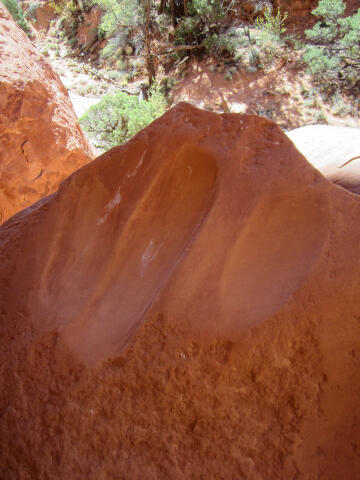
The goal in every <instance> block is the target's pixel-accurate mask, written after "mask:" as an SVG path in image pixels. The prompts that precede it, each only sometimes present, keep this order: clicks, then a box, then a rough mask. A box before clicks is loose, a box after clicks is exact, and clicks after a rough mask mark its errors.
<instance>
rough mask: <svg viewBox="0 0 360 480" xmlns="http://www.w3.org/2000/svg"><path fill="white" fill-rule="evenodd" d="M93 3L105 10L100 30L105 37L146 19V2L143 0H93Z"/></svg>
mask: <svg viewBox="0 0 360 480" xmlns="http://www.w3.org/2000/svg"><path fill="white" fill-rule="evenodd" d="M93 4H94V5H97V6H99V7H100V8H101V9H102V10H103V12H104V15H103V17H102V21H101V24H100V26H99V30H100V34H101V35H103V36H105V37H111V36H113V35H115V34H116V33H118V32H119V30H121V28H128V27H131V26H138V25H140V24H141V23H142V22H143V21H144V2H142V1H141V0H93Z"/></svg>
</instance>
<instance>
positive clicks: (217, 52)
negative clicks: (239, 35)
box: [204, 33, 237, 58]
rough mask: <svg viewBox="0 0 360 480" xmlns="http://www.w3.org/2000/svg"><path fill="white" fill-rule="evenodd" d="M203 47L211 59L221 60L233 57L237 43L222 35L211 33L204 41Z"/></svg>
mask: <svg viewBox="0 0 360 480" xmlns="http://www.w3.org/2000/svg"><path fill="white" fill-rule="evenodd" d="M204 46H205V48H206V50H207V51H208V52H209V53H210V54H211V55H212V56H213V57H217V58H222V57H224V56H230V57H233V56H234V55H235V52H236V47H237V43H236V40H235V39H234V38H232V37H230V36H227V35H226V34H224V33H223V34H219V35H218V34H216V33H213V34H212V35H210V36H209V37H207V38H206V39H205V40H204Z"/></svg>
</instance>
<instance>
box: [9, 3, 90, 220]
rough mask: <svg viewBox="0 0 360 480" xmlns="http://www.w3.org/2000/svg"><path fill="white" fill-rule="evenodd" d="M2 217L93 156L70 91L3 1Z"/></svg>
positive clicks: (55, 185) (46, 191)
mask: <svg viewBox="0 0 360 480" xmlns="http://www.w3.org/2000/svg"><path fill="white" fill-rule="evenodd" d="M0 27H1V29H0V62H1V70H0V222H3V221H5V220H6V219H7V218H9V217H10V216H11V215H13V214H14V213H16V212H18V211H19V210H22V209H23V208H26V207H28V206H29V205H31V204H33V203H34V202H36V201H37V200H39V199H40V198H42V197H44V196H46V195H48V194H50V193H52V192H54V191H55V190H56V189H57V188H58V186H59V183H60V182H61V181H62V180H63V179H64V178H66V177H67V176H68V175H70V174H71V173H72V172H73V171H75V170H77V169H78V168H79V167H81V166H82V165H84V164H85V163H87V162H88V161H89V160H90V159H91V158H92V152H91V149H90V146H89V144H88V142H87V140H86V139H85V137H84V135H83V133H82V131H81V129H80V127H79V124H78V121H77V118H76V116H75V113H74V111H73V108H72V105H71V102H70V100H69V96H68V94H67V91H66V90H65V88H64V86H63V85H62V83H61V82H60V79H59V77H58V75H57V74H56V73H55V72H54V71H53V70H52V68H51V66H50V65H49V64H48V63H47V62H46V60H45V59H44V57H43V56H42V55H41V54H40V53H39V52H38V51H37V49H36V48H35V47H34V45H33V44H32V43H31V42H30V40H29V39H28V37H27V36H26V35H25V33H24V32H23V31H22V30H20V29H19V28H18V27H17V26H16V25H15V24H14V22H13V20H12V19H11V18H10V16H9V15H8V13H7V11H6V10H5V8H4V7H3V6H2V5H0Z"/></svg>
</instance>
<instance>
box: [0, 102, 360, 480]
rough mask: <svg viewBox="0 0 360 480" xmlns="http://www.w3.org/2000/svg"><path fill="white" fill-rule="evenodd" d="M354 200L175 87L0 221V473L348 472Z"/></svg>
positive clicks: (357, 249) (352, 440)
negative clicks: (154, 115)
mask: <svg viewBox="0 0 360 480" xmlns="http://www.w3.org/2000/svg"><path fill="white" fill-rule="evenodd" d="M359 215H360V200H359V197H357V196H355V195H352V194H350V193H348V192H346V191H345V190H342V189H340V188H338V187H336V186H334V185H333V184H331V183H330V182H328V181H327V180H326V179H325V178H324V177H322V176H321V174H320V173H319V172H317V171H316V170H315V169H314V168H313V167H311V165H310V164H308V163H307V161H306V160H305V159H304V157H302V156H301V155H300V154H299V152H298V151H297V150H296V149H295V148H294V146H293V145H292V143H291V142H290V140H289V139H288V138H287V137H286V136H285V135H284V134H283V133H282V132H281V130H280V129H279V128H278V127H277V126H276V125H274V124H273V123H271V122H269V121H267V120H265V119H263V118H259V117H255V116H246V115H244V116H240V115H231V114H225V115H216V114H214V113H210V112H202V111H199V110H196V109H195V108H193V107H190V106H188V105H185V104H180V105H178V106H177V107H176V108H174V109H173V110H171V111H170V112H168V113H167V114H165V115H164V116H163V117H162V118H160V119H159V120H157V121H156V122H154V123H153V124H152V125H150V126H149V127H148V128H147V129H145V130H144V131H142V132H141V133H139V134H138V135H137V136H136V137H135V138H134V139H132V140H131V141H130V142H129V143H128V144H126V145H124V146H122V147H118V148H115V149H112V150H111V151H109V152H108V153H106V154H105V155H103V156H101V157H100V158H98V159H97V160H96V161H94V162H92V163H91V164H89V165H87V166H86V167H85V168H82V169H81V170H79V171H78V172H76V173H75V174H74V175H72V176H71V177H70V178H69V179H68V180H67V181H65V182H64V183H63V184H62V187H61V189H60V190H59V192H57V193H55V194H54V195H53V196H52V197H50V198H47V199H45V200H42V201H41V202H39V203H38V204H37V205H34V206H33V207H32V209H28V210H26V211H24V212H21V213H20V214H18V215H17V216H14V217H13V218H12V219H11V220H10V221H8V222H7V223H6V224H4V225H3V226H2V227H1V228H0V286H1V288H0V316H1V317H0V319H1V321H0V369H1V370H0V372H1V373H0V471H1V472H3V474H4V478H6V479H9V480H12V479H18V478H36V479H42V478H47V479H56V480H61V479H64V480H65V479H66V480H68V479H72V480H73V479H84V478H87V479H94V480H95V479H96V480H98V479H101V478H103V479H110V478H111V479H112V478H124V479H135V478H144V479H186V480H187V479H191V478H192V479H200V478H206V479H229V480H230V479H240V478H241V479H251V480H255V479H256V480H269V479H276V480H289V479H296V478H298V479H302V480H310V479H315V478H316V479H317V480H339V479H348V478H349V479H350V478H351V479H353V478H354V479H355V478H357V476H358V472H359V469H360V461H359V455H358V451H359V448H360V445H359V438H360V424H359V421H358V418H359V416H360V411H359V394H360V373H359V372H360V368H359V367H360V356H359V351H360V321H359V319H360V295H359V288H360V287H359V264H360V242H359V238H360V229H359V225H358V223H359V222H358V218H359Z"/></svg>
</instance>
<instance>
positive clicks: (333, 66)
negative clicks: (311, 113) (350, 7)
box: [303, 0, 360, 91]
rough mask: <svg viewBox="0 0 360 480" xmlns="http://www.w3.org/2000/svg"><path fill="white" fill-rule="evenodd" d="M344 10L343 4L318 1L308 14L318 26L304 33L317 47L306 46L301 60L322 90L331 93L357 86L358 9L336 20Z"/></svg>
mask: <svg viewBox="0 0 360 480" xmlns="http://www.w3.org/2000/svg"><path fill="white" fill-rule="evenodd" d="M345 8H346V5H345V2H343V0H320V2H319V6H318V8H316V9H315V10H313V12H312V13H313V14H314V15H316V16H317V17H320V22H318V23H317V24H316V25H315V26H314V27H313V28H312V29H311V30H305V34H306V36H307V38H308V39H309V40H310V41H311V42H313V43H314V44H316V45H317V46H316V47H315V46H314V45H308V46H307V47H306V49H305V54H304V56H303V60H304V62H305V63H306V65H307V66H308V71H309V73H310V74H311V75H312V76H313V78H314V80H315V81H316V82H318V83H319V84H320V83H321V84H322V87H323V89H325V90H330V91H331V90H334V89H335V88H336V86H337V84H342V85H343V86H345V85H346V86H347V87H355V86H356V85H359V84H360V48H359V43H360V9H359V10H358V11H357V12H356V13H355V14H354V15H352V16H349V17H346V18H338V17H339V16H340V15H342V14H343V13H344V11H345Z"/></svg>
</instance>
